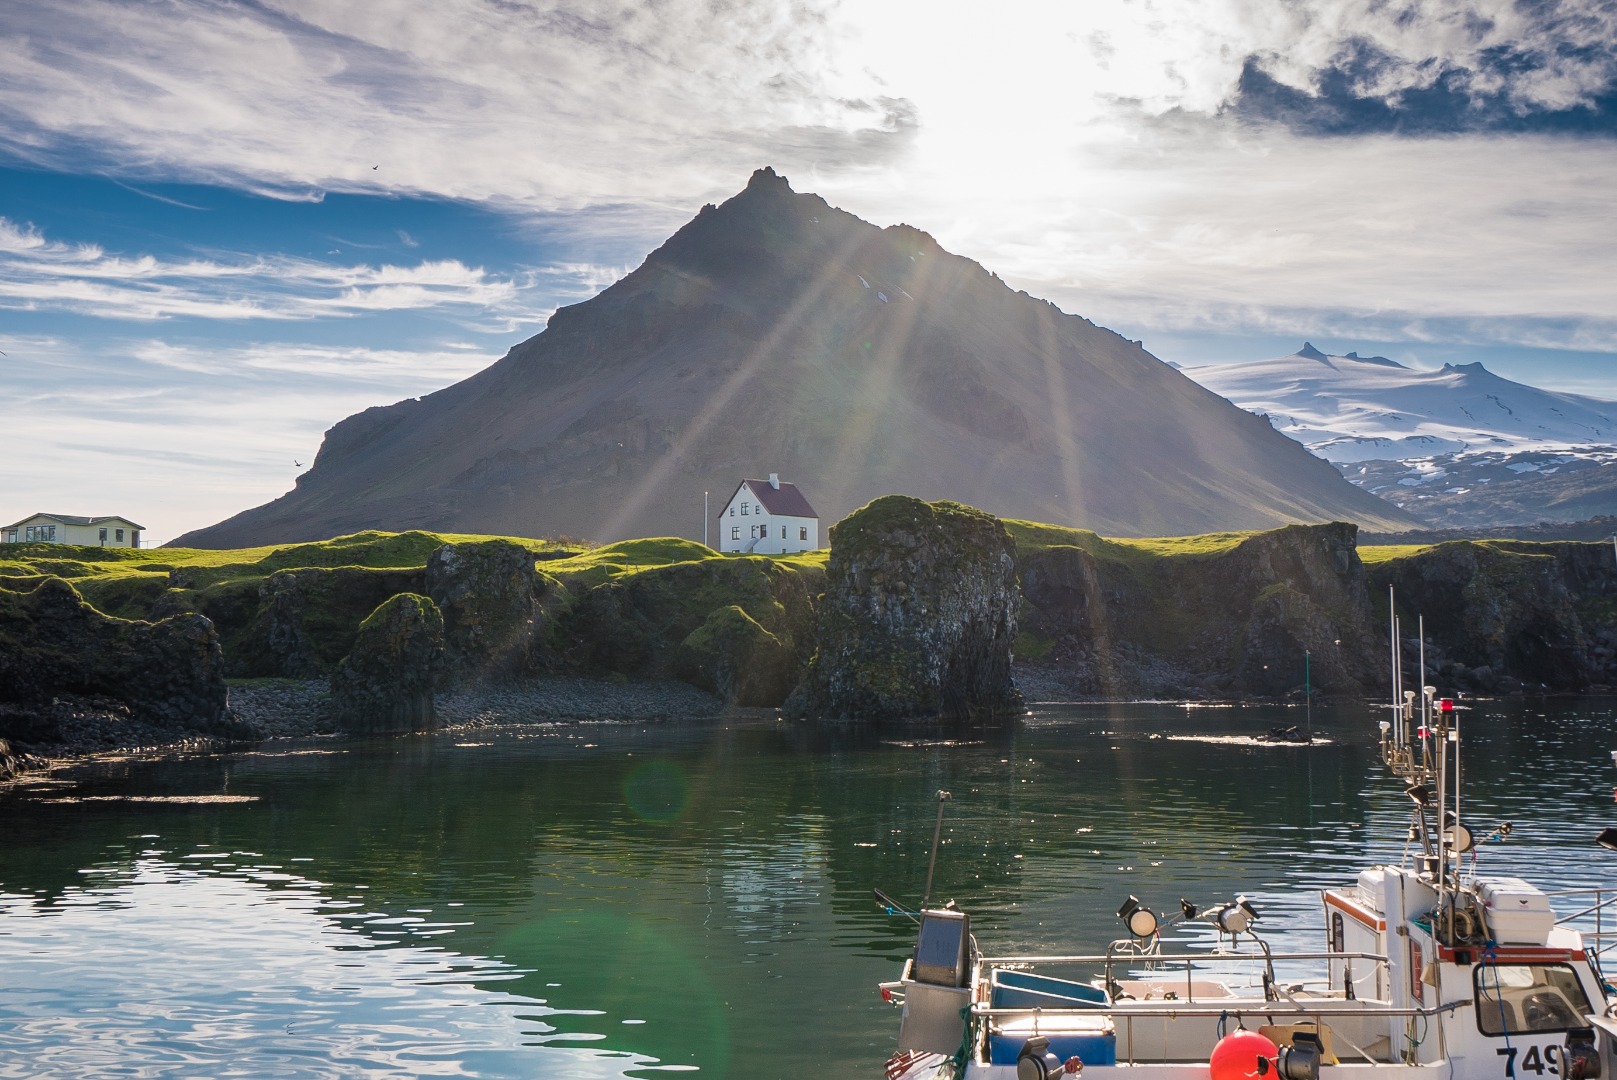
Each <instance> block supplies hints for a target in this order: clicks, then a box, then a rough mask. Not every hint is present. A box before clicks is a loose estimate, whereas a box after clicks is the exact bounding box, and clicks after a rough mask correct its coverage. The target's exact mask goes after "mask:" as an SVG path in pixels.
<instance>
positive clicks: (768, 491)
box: [717, 473, 820, 555]
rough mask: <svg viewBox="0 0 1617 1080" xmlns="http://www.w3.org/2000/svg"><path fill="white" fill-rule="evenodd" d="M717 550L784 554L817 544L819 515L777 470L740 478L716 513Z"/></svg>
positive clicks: (793, 485) (818, 544) (806, 548)
mask: <svg viewBox="0 0 1617 1080" xmlns="http://www.w3.org/2000/svg"><path fill="white" fill-rule="evenodd" d="M717 524H718V530H719V533H718V535H719V543H718V549H719V550H720V551H744V552H752V553H754V554H759V555H785V554H788V553H790V552H794V551H813V550H815V549H816V548H818V547H819V546H820V516H819V515H818V514H816V513H815V512H814V507H812V506H810V505H809V501H808V499H806V498H804V496H803V493H802V492H801V491H799V490H798V489H797V485H795V484H788V483H783V482H782V481H781V479H780V476H779V474H777V473H770V474H769V479H768V480H743V481H741V483H740V484H738V485H737V486H736V490H735V494H734V495H731V496H730V501H729V502H727V503H725V504H724V507H723V509H721V510H720V511H719V516H718V522H717Z"/></svg>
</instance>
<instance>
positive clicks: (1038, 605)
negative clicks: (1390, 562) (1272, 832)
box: [1019, 522, 1386, 697]
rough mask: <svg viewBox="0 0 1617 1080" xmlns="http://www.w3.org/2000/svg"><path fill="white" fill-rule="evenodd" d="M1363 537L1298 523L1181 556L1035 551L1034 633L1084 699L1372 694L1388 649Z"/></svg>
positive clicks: (1025, 582) (1104, 544)
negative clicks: (1380, 632)
mask: <svg viewBox="0 0 1617 1080" xmlns="http://www.w3.org/2000/svg"><path fill="white" fill-rule="evenodd" d="M1355 532H1356V527H1355V526H1353V525H1350V524H1345V523H1341V522H1337V523H1334V524H1328V525H1290V526H1287V527H1285V528H1282V529H1276V530H1274V531H1272V532H1266V533H1258V534H1256V535H1253V536H1250V537H1247V538H1245V539H1242V540H1239V541H1238V542H1235V543H1233V545H1230V546H1223V547H1221V546H1218V545H1216V544H1209V545H1208V550H1205V551H1197V550H1195V549H1194V548H1190V549H1189V550H1187V551H1185V552H1183V553H1179V554H1175V555H1173V556H1172V557H1169V558H1162V557H1155V558H1153V557H1150V556H1147V555H1145V554H1144V553H1143V552H1142V551H1140V550H1139V549H1137V548H1128V547H1125V546H1124V545H1120V544H1115V543H1112V542H1110V541H1104V540H1101V539H1100V538H1098V537H1093V538H1092V543H1093V546H1094V547H1095V548H1096V551H1098V552H1099V553H1100V554H1099V555H1097V554H1096V552H1095V551H1090V550H1086V549H1085V548H1083V547H1079V546H1076V545H1062V544H1058V545H1054V546H1047V547H1039V548H1033V549H1031V550H1029V551H1026V552H1024V553H1023V554H1022V555H1021V556H1020V559H1019V563H1020V572H1021V578H1022V588H1023V592H1024V594H1025V596H1026V598H1027V600H1028V604H1029V611H1028V613H1027V617H1026V618H1025V619H1024V620H1023V624H1024V627H1025V628H1026V629H1027V630H1028V631H1029V633H1030V634H1031V635H1032V636H1033V637H1034V638H1035V639H1036V640H1037V641H1038V642H1039V643H1040V644H1041V645H1043V646H1044V649H1043V650H1041V651H1042V652H1043V658H1042V661H1041V666H1043V667H1045V668H1047V669H1050V670H1052V671H1054V672H1055V673H1056V674H1057V675H1058V676H1059V677H1060V678H1062V679H1064V680H1065V682H1066V685H1067V688H1068V689H1069V690H1070V691H1072V692H1074V693H1080V694H1086V695H1094V696H1103V697H1137V696H1158V695H1170V696H1196V697H1218V696H1229V695H1240V694H1259V695H1263V696H1282V695H1285V694H1289V693H1297V692H1300V691H1302V690H1303V688H1304V686H1305V682H1306V683H1308V684H1311V686H1312V688H1313V689H1315V690H1317V691H1322V692H1325V693H1355V692H1359V691H1362V690H1365V689H1368V688H1370V687H1372V686H1375V685H1379V682H1378V680H1379V679H1380V678H1381V675H1380V672H1381V670H1382V667H1383V666H1384V662H1383V661H1382V659H1381V658H1382V656H1383V655H1384V654H1385V650H1386V646H1385V643H1384V640H1383V639H1381V638H1378V637H1377V634H1376V626H1375V619H1374V617H1373V615H1372V611H1371V607H1370V603H1369V598H1368V593H1367V591H1366V585H1365V581H1366V578H1365V571H1364V566H1363V564H1362V563H1361V562H1360V561H1359V557H1358V553H1357V550H1356V548H1355V546H1354V537H1355ZM1305 658H1306V661H1305ZM1305 669H1306V670H1305Z"/></svg>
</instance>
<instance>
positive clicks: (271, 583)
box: [203, 566, 422, 679]
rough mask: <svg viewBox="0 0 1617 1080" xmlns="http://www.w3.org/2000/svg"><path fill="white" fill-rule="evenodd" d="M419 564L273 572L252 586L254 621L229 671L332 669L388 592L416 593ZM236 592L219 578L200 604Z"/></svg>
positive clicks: (303, 673) (284, 673)
mask: <svg viewBox="0 0 1617 1080" xmlns="http://www.w3.org/2000/svg"><path fill="white" fill-rule="evenodd" d="M421 583H422V573H421V571H419V570H393V569H371V568H369V567H362V566H336V567H304V568H301V569H295V570H277V571H275V572H274V573H272V574H271V575H270V576H269V577H268V578H265V579H264V580H263V582H262V584H260V585H258V587H257V590H256V591H257V597H258V604H257V607H256V609H255V610H254V612H253V616H252V621H251V622H250V623H249V624H248V625H247V626H246V627H243V628H241V631H240V633H239V636H238V637H237V638H236V640H235V641H233V642H230V643H231V644H235V645H236V646H237V648H236V649H235V650H234V652H235V654H236V655H235V657H234V660H235V662H234V663H232V664H231V671H230V673H231V675H233V676H244V677H264V676H280V677H283V678H289V679H315V678H319V677H321V676H323V675H327V674H330V673H331V671H332V670H333V669H334V668H335V667H336V666H337V662H338V661H339V660H341V659H342V658H343V657H344V656H345V655H347V654H348V653H349V651H350V650H351V649H352V648H353V645H354V640H355V636H356V635H357V634H358V632H359V624H360V622H361V621H362V620H364V619H365V618H366V617H367V616H368V615H369V614H370V613H371V612H373V611H375V610H376V608H377V605H379V604H381V603H382V602H383V601H384V600H386V599H387V598H388V597H390V596H395V595H397V594H399V593H404V592H417V591H419V590H420V588H421ZM238 592H239V587H233V586H232V584H231V583H229V582H219V583H216V584H214V585H213V586H211V587H210V588H209V589H207V590H206V591H205V592H204V594H203V596H204V600H203V604H204V605H205V607H204V610H209V609H210V608H216V607H220V606H224V605H226V604H228V603H229V602H230V600H231V598H233V597H234V596H236V595H237V594H238Z"/></svg>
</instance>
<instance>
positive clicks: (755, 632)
mask: <svg viewBox="0 0 1617 1080" xmlns="http://www.w3.org/2000/svg"><path fill="white" fill-rule="evenodd" d="M795 660H796V658H795V657H794V656H793V655H792V650H791V649H789V648H787V647H786V645H784V644H783V643H782V642H781V640H780V638H778V637H776V636H775V635H774V634H772V633H770V632H769V631H768V630H766V629H764V627H763V626H762V625H760V624H759V622H758V621H757V620H756V619H754V618H753V617H752V616H751V615H748V614H747V613H746V611H745V610H743V609H742V608H741V607H740V605H737V604H731V605H729V606H728V607H722V608H719V609H718V610H716V611H714V612H713V613H712V614H710V615H709V616H708V617H707V619H706V620H705V621H704V622H703V623H702V625H701V626H699V627H697V628H696V629H695V630H693V631H692V632H691V633H690V634H689V635H688V636H687V637H686V638H685V640H684V641H682V642H680V646H679V649H678V651H677V652H676V654H675V657H674V672H675V674H676V675H678V676H679V678H681V679H683V680H685V681H686V682H688V683H690V684H691V685H693V686H697V687H700V688H701V689H703V690H707V691H710V692H711V693H714V694H717V695H718V696H719V697H721V698H723V699H724V700H725V702H726V703H727V704H730V705H743V706H770V705H779V704H780V703H781V702H782V701H784V700H785V699H786V695H787V693H788V692H790V691H791V689H792V684H793V682H794V681H795V679H796V677H797V674H798V672H797V664H796V662H795Z"/></svg>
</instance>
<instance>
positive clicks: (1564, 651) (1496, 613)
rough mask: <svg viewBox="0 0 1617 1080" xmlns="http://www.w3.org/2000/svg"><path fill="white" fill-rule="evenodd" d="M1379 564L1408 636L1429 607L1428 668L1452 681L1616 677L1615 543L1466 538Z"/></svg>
mask: <svg viewBox="0 0 1617 1080" xmlns="http://www.w3.org/2000/svg"><path fill="white" fill-rule="evenodd" d="M1371 570H1372V573H1371V582H1372V586H1373V587H1374V588H1375V589H1376V590H1377V591H1378V592H1380V593H1384V592H1385V590H1386V588H1387V586H1388V585H1391V586H1393V588H1394V589H1395V590H1396V594H1397V599H1398V608H1399V611H1400V612H1401V613H1402V614H1403V615H1404V616H1405V618H1404V633H1405V635H1406V636H1407V637H1408V638H1410V639H1413V638H1414V637H1415V626H1416V619H1415V617H1416V615H1421V616H1424V618H1425V626H1426V635H1427V639H1428V648H1427V657H1426V659H1427V664H1428V678H1429V679H1435V680H1436V683H1435V684H1436V685H1440V687H1441V688H1443V689H1450V688H1452V689H1459V690H1480V691H1493V690H1496V689H1510V688H1513V687H1515V686H1517V685H1522V684H1525V685H1527V686H1533V687H1537V686H1544V687H1547V688H1551V689H1556V690H1578V689H1583V688H1586V687H1588V686H1589V685H1591V684H1595V683H1600V684H1606V685H1610V684H1613V683H1617V569H1614V567H1613V565H1612V554H1611V546H1610V545H1609V544H1589V543H1543V544H1539V543H1520V542H1509V541H1503V542H1501V541H1466V540H1458V541H1451V542H1449V543H1445V544H1438V545H1436V546H1434V547H1430V548H1426V549H1423V550H1420V551H1418V552H1415V553H1413V554H1411V555H1409V556H1407V557H1404V558H1398V559H1392V560H1387V561H1384V562H1380V563H1377V564H1376V565H1374V566H1373V567H1372V568H1371ZM1408 644H1409V646H1410V649H1409V651H1410V656H1408V657H1406V663H1409V664H1414V663H1418V660H1416V659H1415V656H1416V655H1417V653H1418V643H1416V642H1414V641H1410V642H1409V643H1408ZM1410 674H1411V679H1410V685H1412V686H1413V685H1416V683H1415V682H1414V677H1413V676H1414V673H1413V670H1412V671H1411V673H1410ZM1503 680H1508V682H1505V683H1504V685H1501V682H1502V681H1503Z"/></svg>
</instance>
